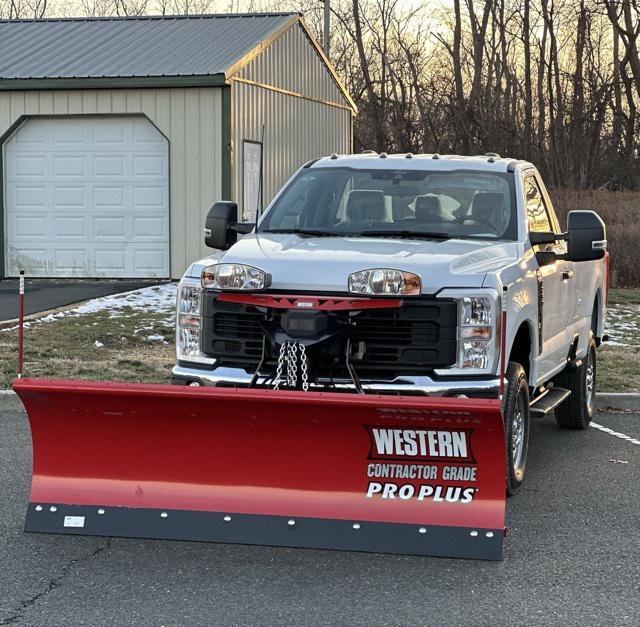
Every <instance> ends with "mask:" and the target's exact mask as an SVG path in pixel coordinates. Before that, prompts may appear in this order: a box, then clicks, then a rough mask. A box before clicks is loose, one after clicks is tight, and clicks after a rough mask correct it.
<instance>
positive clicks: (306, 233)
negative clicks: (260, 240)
mask: <svg viewBox="0 0 640 627" xmlns="http://www.w3.org/2000/svg"><path fill="white" fill-rule="evenodd" d="M258 233H294V234H295V235H302V236H303V237H342V236H343V235H349V233H337V232H335V231H319V230H315V229H266V230H264V231H258Z"/></svg>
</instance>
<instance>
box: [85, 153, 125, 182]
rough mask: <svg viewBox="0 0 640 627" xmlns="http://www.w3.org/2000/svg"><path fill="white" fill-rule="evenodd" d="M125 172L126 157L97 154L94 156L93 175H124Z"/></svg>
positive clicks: (97, 176)
mask: <svg viewBox="0 0 640 627" xmlns="http://www.w3.org/2000/svg"><path fill="white" fill-rule="evenodd" d="M124 172H125V157H124V156H121V155H96V156H95V157H93V176H94V177H96V178H99V177H112V176H115V177H122V176H124Z"/></svg>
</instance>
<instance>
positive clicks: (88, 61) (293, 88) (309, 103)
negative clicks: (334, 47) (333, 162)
mask: <svg viewBox="0 0 640 627" xmlns="http://www.w3.org/2000/svg"><path fill="white" fill-rule="evenodd" d="M354 115H355V106H354V104H353V101H352V100H351V98H350V97H349V94H348V93H347V91H346V89H345V88H344V86H343V85H342V83H341V82H340V80H339V79H338V77H337V76H336V74H335V71H334V70H333V68H332V67H331V65H330V63H329V61H328V60H327V58H326V57H325V55H324V53H323V51H322V49H321V48H320V47H319V45H318V44H317V43H316V42H315V41H314V39H313V37H312V36H311V35H310V33H309V31H308V29H307V27H306V26H305V24H304V22H303V21H302V19H301V17H300V15H298V14H290V13H287V14H285V13H277V14H276V13H269V14H246V15H233V14H229V15H211V16H180V17H155V16H154V17H146V16H145V17H135V18H88V19H84V18H82V19H75V18H72V19H46V20H17V21H0V142H1V143H2V152H1V153H0V154H1V156H0V159H1V165H2V168H1V171H2V177H1V178H0V185H1V186H2V190H1V192H2V193H1V194H0V214H1V219H0V231H1V233H0V235H1V240H2V245H1V246H0V257H1V258H0V276H2V275H4V276H15V275H16V274H17V273H18V272H19V270H20V269H21V268H23V269H24V270H25V272H26V273H27V275H28V276H47V277H162V278H164V277H172V278H179V277H180V276H181V275H182V272H183V271H184V269H185V268H186V267H187V265H188V264H189V263H191V262H192V261H193V260H195V259H197V258H199V257H201V256H203V255H204V254H206V250H207V249H205V248H204V246H203V243H202V226H203V222H204V217H205V215H206V212H207V210H208V209H209V207H210V206H211V204H212V203H213V202H214V201H216V200H220V199H226V200H235V201H236V202H238V206H239V210H240V211H242V213H243V215H244V216H245V218H247V219H248V218H250V217H251V216H252V214H253V213H255V210H256V207H257V205H258V204H259V202H260V198H259V196H260V191H259V185H258V179H259V170H260V162H261V159H260V156H261V153H262V162H263V185H262V189H261V191H262V194H261V195H262V197H263V200H264V202H265V204H266V202H268V200H269V199H270V198H271V197H272V196H273V195H274V194H275V192H276V191H277V189H278V188H279V187H280V186H281V184H282V183H283V182H284V181H285V180H286V179H287V178H288V177H289V176H290V175H291V174H292V173H293V171H294V170H295V169H296V168H297V167H298V166H299V165H300V164H302V163H304V162H305V161H307V160H309V159H313V158H315V157H318V156H321V155H325V154H330V153H333V152H338V153H347V152H350V151H351V138H352V118H353V116H354Z"/></svg>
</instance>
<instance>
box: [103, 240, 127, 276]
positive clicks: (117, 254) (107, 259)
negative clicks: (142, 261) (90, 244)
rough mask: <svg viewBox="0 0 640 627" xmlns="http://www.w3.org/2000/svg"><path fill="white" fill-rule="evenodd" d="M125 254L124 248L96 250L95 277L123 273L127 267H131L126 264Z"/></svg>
mask: <svg viewBox="0 0 640 627" xmlns="http://www.w3.org/2000/svg"><path fill="white" fill-rule="evenodd" d="M127 252H128V251H127V249H126V248H125V249H122V248H121V247H115V246H114V247H112V248H100V249H98V250H96V251H95V253H94V260H95V268H94V270H95V274H96V276H100V275H104V276H107V275H109V274H110V273H112V272H118V273H124V272H125V271H126V268H127V266H131V265H132V264H131V263H129V264H127V263H126V257H127ZM129 256H130V255H129Z"/></svg>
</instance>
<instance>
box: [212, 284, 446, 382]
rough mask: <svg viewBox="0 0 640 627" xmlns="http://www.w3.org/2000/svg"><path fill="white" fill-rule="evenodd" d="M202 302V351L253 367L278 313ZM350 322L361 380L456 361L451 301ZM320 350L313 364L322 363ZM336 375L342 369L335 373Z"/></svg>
mask: <svg viewBox="0 0 640 627" xmlns="http://www.w3.org/2000/svg"><path fill="white" fill-rule="evenodd" d="M203 300H204V302H203V330H202V351H203V352H204V353H205V354H206V355H208V356H210V357H215V358H216V359H218V360H219V361H221V362H222V363H223V364H226V365H229V366H240V367H245V368H247V369H250V368H251V367H255V366H257V365H258V363H259V361H260V357H261V355H262V345H263V338H264V335H265V332H264V330H263V326H262V323H264V322H266V321H267V320H272V321H276V322H277V321H278V320H279V317H280V316H281V315H282V311H281V310H270V311H268V312H266V313H265V312H262V311H260V310H258V309H257V308H256V307H253V306H250V305H243V304H239V303H230V302H225V301H218V300H217V299H216V295H215V294H205V296H204V299H203ZM332 315H335V316H337V317H338V318H340V319H341V320H342V321H344V322H345V323H346V322H347V321H348V320H349V314H348V313H347V312H336V313H335V314H332ZM350 320H351V324H350V325H349V326H348V329H349V337H350V338H351V344H352V346H353V347H354V350H355V351H356V352H360V353H361V358H360V359H355V358H354V359H352V363H353V366H354V368H355V369H356V370H357V372H358V373H361V374H362V375H363V376H367V375H368V376H386V377H388V376H390V375H394V374H402V373H406V374H409V373H411V374H426V373H428V372H429V371H430V370H433V369H434V368H446V367H449V366H452V365H453V364H454V363H455V361H456V352H457V331H456V324H457V305H456V303H455V301H447V300H442V301H435V300H432V299H431V300H426V299H425V300H422V299H421V300H418V301H412V302H411V303H410V304H405V305H404V306H403V307H400V308H398V309H377V310H364V311H361V312H359V313H358V314H357V315H355V316H352V317H351V318H350ZM343 341H344V340H343ZM267 344H269V342H267ZM318 350H319V351H320V355H319V356H317V357H316V359H315V361H316V362H320V363H321V362H322V357H323V355H322V351H321V349H318ZM334 354H335V353H334ZM270 357H272V356H271V355H269V354H267V365H268V364H269V363H273V361H274V360H273V359H271V361H270V359H269V358H270ZM320 370H321V369H320ZM319 374H320V375H322V374H327V373H322V372H319ZM340 374H341V373H340V368H339V369H338V371H337V372H334V375H336V376H339V375H340Z"/></svg>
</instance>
